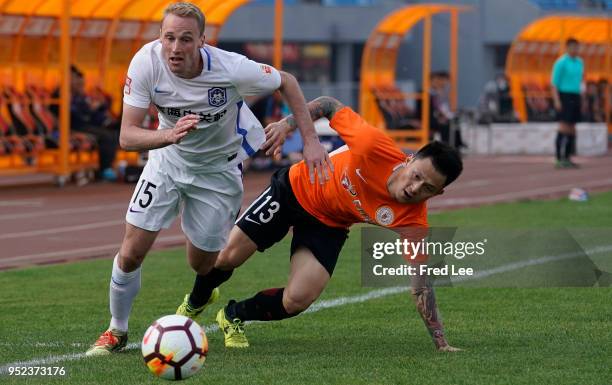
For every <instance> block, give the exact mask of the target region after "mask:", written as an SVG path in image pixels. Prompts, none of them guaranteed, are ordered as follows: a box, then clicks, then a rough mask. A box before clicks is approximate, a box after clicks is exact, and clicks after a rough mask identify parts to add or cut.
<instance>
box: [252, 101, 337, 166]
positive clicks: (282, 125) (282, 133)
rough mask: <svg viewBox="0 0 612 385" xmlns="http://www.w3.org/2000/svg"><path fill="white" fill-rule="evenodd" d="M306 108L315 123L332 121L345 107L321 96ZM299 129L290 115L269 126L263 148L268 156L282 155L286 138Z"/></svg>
mask: <svg viewBox="0 0 612 385" xmlns="http://www.w3.org/2000/svg"><path fill="white" fill-rule="evenodd" d="M306 107H307V108H308V112H309V113H310V118H311V119H312V120H313V121H315V120H317V119H319V118H323V117H325V118H327V119H329V120H331V119H332V118H333V117H334V114H335V113H336V112H338V111H340V110H341V109H342V108H343V107H344V104H342V103H340V102H339V101H338V100H336V99H334V98H332V97H331V96H320V97H318V98H316V99H314V100H312V101H310V102H308V103H307V104H306ZM297 127H298V126H297V123H296V120H295V118H294V117H293V115H289V116H287V117H286V118H284V119H282V120H280V121H278V122H276V123H272V124H270V125H268V126H267V127H266V142H265V143H264V144H263V146H262V148H264V149H267V151H266V155H276V154H278V153H280V150H281V147H282V145H283V143H284V142H285V138H286V137H287V135H289V134H290V133H292V132H293V131H295V129H296V128H297ZM330 164H331V163H330ZM332 171H333V170H332Z"/></svg>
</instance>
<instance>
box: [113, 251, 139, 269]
mask: <svg viewBox="0 0 612 385" xmlns="http://www.w3.org/2000/svg"><path fill="white" fill-rule="evenodd" d="M142 261H144V255H136V254H129V253H124V250H123V248H122V249H121V251H120V252H119V261H118V263H119V268H120V269H121V270H123V271H124V272H126V273H129V272H132V271H134V270H136V269H138V268H139V267H140V265H142Z"/></svg>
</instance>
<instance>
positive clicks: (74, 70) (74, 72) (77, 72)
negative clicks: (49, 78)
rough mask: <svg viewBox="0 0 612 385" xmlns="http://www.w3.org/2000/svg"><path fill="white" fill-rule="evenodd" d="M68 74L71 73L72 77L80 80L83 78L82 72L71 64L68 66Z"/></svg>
mask: <svg viewBox="0 0 612 385" xmlns="http://www.w3.org/2000/svg"><path fill="white" fill-rule="evenodd" d="M70 73H71V74H72V75H74V76H77V77H80V78H82V77H83V72H81V70H80V69H79V68H78V67H77V66H75V65H74V64H72V65H71V66H70Z"/></svg>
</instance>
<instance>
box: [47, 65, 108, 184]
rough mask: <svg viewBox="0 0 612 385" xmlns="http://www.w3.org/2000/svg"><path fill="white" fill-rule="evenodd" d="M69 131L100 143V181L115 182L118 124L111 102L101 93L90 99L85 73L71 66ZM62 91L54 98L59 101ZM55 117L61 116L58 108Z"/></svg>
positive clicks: (56, 91)
mask: <svg viewBox="0 0 612 385" xmlns="http://www.w3.org/2000/svg"><path fill="white" fill-rule="evenodd" d="M70 92H71V100H70V127H71V130H72V131H75V132H82V133H85V134H88V135H91V136H93V137H94V138H95V139H96V142H97V143H98V151H99V155H100V169H99V171H98V175H97V177H98V178H99V179H102V180H106V181H115V180H116V179H117V173H116V172H115V170H114V169H113V162H114V160H115V154H116V152H117V146H118V144H119V123H118V121H117V120H116V119H114V118H113V117H112V115H111V113H110V100H109V98H108V97H107V96H105V95H104V94H103V93H102V92H101V90H97V91H96V92H94V93H93V95H92V97H88V95H87V94H86V93H85V79H84V77H83V73H82V72H81V71H80V70H79V69H78V68H76V67H75V66H72V67H71V69H70ZM59 95H60V91H59V88H58V89H57V90H55V92H54V93H53V96H54V97H55V98H59ZM53 110H54V113H55V114H56V115H57V116H59V107H58V106H55V108H54V109H53Z"/></svg>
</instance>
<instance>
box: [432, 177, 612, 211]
mask: <svg viewBox="0 0 612 385" xmlns="http://www.w3.org/2000/svg"><path fill="white" fill-rule="evenodd" d="M577 184H578V185H579V186H580V187H581V188H590V187H591V188H592V187H603V186H609V185H612V178H608V179H602V180H594V181H589V182H581V183H573V184H565V185H560V186H552V187H541V188H532V189H529V190H524V191H511V192H507V193H502V194H494V195H486V196H476V197H470V198H439V199H433V200H432V201H431V203H430V205H429V206H431V207H433V208H440V207H447V206H457V205H475V204H483V203H499V202H511V201H515V200H517V199H522V198H533V197H536V196H540V195H547V194H554V193H560V192H569V191H570V190H571V189H572V188H574V187H576V185H577Z"/></svg>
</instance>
